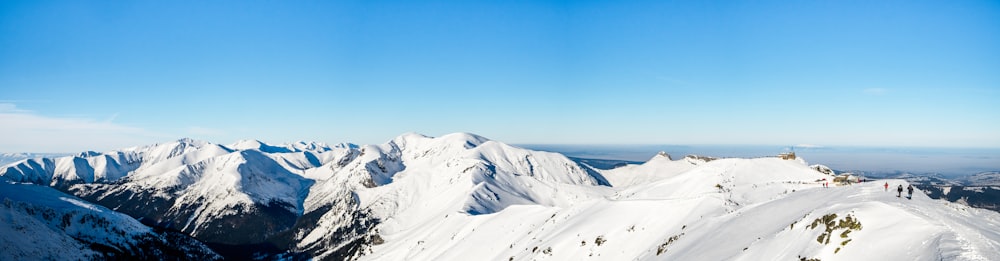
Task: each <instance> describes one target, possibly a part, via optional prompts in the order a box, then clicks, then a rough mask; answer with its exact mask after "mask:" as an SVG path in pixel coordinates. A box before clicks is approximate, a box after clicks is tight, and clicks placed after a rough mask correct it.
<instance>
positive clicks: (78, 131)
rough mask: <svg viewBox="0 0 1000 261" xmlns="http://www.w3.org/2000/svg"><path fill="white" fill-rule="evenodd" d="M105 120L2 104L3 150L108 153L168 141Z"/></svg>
mask: <svg viewBox="0 0 1000 261" xmlns="http://www.w3.org/2000/svg"><path fill="white" fill-rule="evenodd" d="M115 118H117V114H116V115H112V116H110V117H108V118H106V119H103V120H100V119H92V118H85V117H51V116H45V115H40V114H38V113H36V112H33V111H29V110H24V109H20V108H18V107H17V105H15V104H13V103H0V123H3V127H2V128H0V151H2V152H78V151H85V150H109V149H115V148H122V147H131V146H136V145H145V144H148V143H152V142H156V141H161V140H164V139H167V138H168V137H169V136H167V135H162V134H157V133H154V132H150V131H147V130H145V129H142V128H138V127H133V126H126V125H121V124H116V123H113V121H114V119H115Z"/></svg>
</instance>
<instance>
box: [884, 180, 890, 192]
mask: <svg viewBox="0 0 1000 261" xmlns="http://www.w3.org/2000/svg"><path fill="white" fill-rule="evenodd" d="M885 191H889V182H886V183H885Z"/></svg>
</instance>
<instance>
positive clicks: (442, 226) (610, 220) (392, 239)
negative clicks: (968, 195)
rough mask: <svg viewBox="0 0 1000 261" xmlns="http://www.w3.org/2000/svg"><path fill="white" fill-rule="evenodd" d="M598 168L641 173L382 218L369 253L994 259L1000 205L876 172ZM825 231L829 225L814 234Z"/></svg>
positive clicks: (733, 164) (772, 164) (663, 164)
mask: <svg viewBox="0 0 1000 261" xmlns="http://www.w3.org/2000/svg"><path fill="white" fill-rule="evenodd" d="M684 164H687V165H684ZM688 165H690V166H688ZM691 166H693V167H691ZM684 169H687V170H684ZM649 172H653V173H649ZM605 174H606V175H607V177H609V179H610V180H612V184H614V182H615V181H617V180H626V181H627V180H628V177H627V176H628V175H630V174H631V175H636V176H637V177H641V178H642V179H644V182H638V183H635V182H634V183H633V184H634V185H632V186H626V187H622V188H616V189H614V190H613V191H612V192H610V193H608V194H606V196H604V197H590V198H584V199H581V200H579V201H577V202H575V203H573V204H567V205H543V204H524V205H517V206H510V207H508V208H506V209H503V210H501V211H498V212H495V213H491V214H486V215H471V214H469V213H465V212H461V211H454V209H453V211H451V212H447V211H442V212H439V213H438V216H437V217H436V218H433V220H425V221H423V222H422V223H420V224H419V225H414V226H400V225H397V224H400V223H403V224H405V223H406V222H404V221H395V222H386V224H384V225H383V226H381V227H380V229H381V232H382V235H381V236H382V238H384V241H385V242H384V243H383V244H382V245H378V246H375V247H374V248H372V250H371V254H370V255H368V256H365V257H364V258H366V259H372V260H466V259H480V260H589V259H594V260H789V259H796V260H797V259H800V258H806V259H810V258H818V259H820V260H887V259H893V260H895V259H902V260H942V259H943V260H998V259H1000V229H998V228H1000V215H998V214H997V213H994V212H990V211H985V210H980V209H973V208H968V207H964V206H960V205H955V204H950V203H947V202H942V201H935V200H931V199H929V198H927V197H926V196H924V195H923V194H921V193H919V192H918V193H917V194H916V195H915V197H914V199H913V200H907V199H906V198H905V197H904V198H896V197H895V194H894V193H891V192H886V191H884V190H883V188H882V187H881V186H880V185H881V184H883V183H882V182H881V181H880V182H872V183H866V184H861V185H853V186H844V187H833V188H823V187H822V186H821V185H820V183H819V182H816V180H819V179H823V178H828V177H829V176H828V175H826V174H823V173H820V172H818V171H816V170H814V169H812V168H810V167H809V166H807V165H806V164H805V162H803V161H789V160H781V159H777V158H760V159H719V160H713V161H710V162H701V163H696V164H692V163H690V162H687V160H683V159H682V160H679V161H669V160H667V159H665V158H663V159H657V158H654V159H653V160H651V161H650V162H648V163H646V164H644V166H630V167H628V168H618V169H615V170H612V171H607V172H605ZM887 182H890V183H892V184H893V185H896V184H903V185H904V186H906V184H905V181H902V180H889V181H887ZM596 191H601V190H600V189H598V190H596ZM834 215H836V216H834ZM426 216H432V215H426ZM848 217H850V218H848ZM397 218H398V219H403V217H397ZM817 220H819V221H817ZM814 222H815V223H816V224H815V225H813V223H814ZM848 230H850V232H847V231H848ZM823 234H826V235H829V236H823V240H822V242H820V241H818V239H819V238H820V236H821V235H823ZM827 238H829V239H827ZM827 241H829V242H827ZM845 242H846V243H845Z"/></svg>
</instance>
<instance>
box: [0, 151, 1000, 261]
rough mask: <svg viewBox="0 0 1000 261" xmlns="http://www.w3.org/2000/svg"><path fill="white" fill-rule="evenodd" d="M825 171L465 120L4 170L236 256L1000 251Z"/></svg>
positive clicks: (988, 216)
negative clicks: (500, 136) (531, 142)
mask: <svg viewBox="0 0 1000 261" xmlns="http://www.w3.org/2000/svg"><path fill="white" fill-rule="evenodd" d="M825 170H827V169H824V168H822V167H816V166H813V167H810V166H809V165H807V164H806V162H805V161H803V160H801V159H799V160H782V159H780V158H756V159H732V158H726V159H715V158H711V157H700V156H688V157H684V158H681V159H678V160H674V159H672V158H670V157H669V155H666V154H665V153H664V154H661V155H657V156H654V157H653V158H652V159H650V160H649V161H648V162H646V163H643V164H629V165H625V166H621V167H617V168H613V169H610V170H602V169H597V168H592V167H590V166H588V165H586V164H578V163H576V162H574V161H573V160H570V159H569V158H567V157H565V156H563V155H561V154H557V153H550V152H540V151H532V150H527V149H523V148H518V147H514V146H510V145H507V144H504V143H501V142H496V141H491V140H489V139H486V138H483V137H480V136H476V135H473V134H467V133H455V134H449V135H444V136H441V137H437V138H432V137H427V136H423V135H419V134H404V135H401V136H399V137H396V138H394V139H392V140H390V141H389V142H387V143H385V144H381V145H365V146H357V145H353V144H338V145H335V146H328V145H325V144H318V143H304V142H300V143H295V144H285V145H270V144H266V143H263V142H260V141H240V142H237V143H235V144H231V145H219V144H212V143H208V142H203V141H194V140H188V139H182V140H178V141H175V142H170V143H164V144H156V145H151V146H144V147H135V148H129V149H123V150H118V151H111V152H106V153H84V154H80V155H75V156H67V157H61V158H43V159H28V160H22V161H19V162H16V163H13V164H11V165H7V166H5V167H3V168H0V177H3V179H6V180H8V182H29V183H35V184H42V185H48V186H52V187H53V188H56V189H59V190H62V191H65V192H67V193H69V194H72V195H75V196H77V197H79V198H82V199H84V200H87V201H90V202H94V203H96V204H99V205H102V206H105V207H107V208H109V209H112V210H114V211H117V212H121V213H125V214H128V215H129V216H132V217H135V218H136V219H138V220H140V221H142V223H144V224H146V225H149V226H153V227H157V228H164V229H173V230H178V231H180V232H183V233H185V234H187V235H190V236H192V237H194V238H196V239H198V240H200V241H202V242H205V243H206V244H207V245H209V246H210V247H212V249H213V250H215V251H216V252H218V253H220V254H222V255H223V256H224V257H226V258H233V259H248V258H263V259H285V258H291V259H308V258H315V259H330V260H339V259H372V260H458V259H461V260H468V259H474V260H542V259H551V260H579V259H601V260H631V259H639V260H649V259H654V260H655V259H679V260H734V259H744V260H760V259H772V260H774V259H811V258H818V259H822V260H872V259H887V258H892V259H907V258H908V259H957V260H998V259H1000V254H998V253H1000V231H998V229H997V228H998V227H1000V214H997V213H995V212H991V211H983V210H979V209H974V208H969V207H965V206H961V205H956V204H949V203H947V202H943V201H936V200H931V199H929V198H927V197H926V196H924V195H923V194H922V193H921V192H919V191H918V192H917V193H916V194H915V196H914V198H913V199H912V200H907V199H906V198H897V197H895V195H894V193H891V192H886V191H884V188H882V187H881V186H880V185H881V184H882V182H883V181H878V182H874V183H866V184H861V185H854V186H844V187H833V188H823V187H822V186H821V182H820V181H822V180H823V179H830V178H832V176H830V175H829V174H830V173H824V172H822V171H825ZM887 182H890V183H892V184H893V185H896V184H903V185H904V186H905V185H906V182H905V181H902V180H888V181H887ZM876 183H877V184H876ZM18 186H29V185H21V184H18ZM109 212H110V211H109ZM112 213H113V212H112ZM5 244H7V243H5ZM10 244H13V243H10ZM248 250H253V251H248Z"/></svg>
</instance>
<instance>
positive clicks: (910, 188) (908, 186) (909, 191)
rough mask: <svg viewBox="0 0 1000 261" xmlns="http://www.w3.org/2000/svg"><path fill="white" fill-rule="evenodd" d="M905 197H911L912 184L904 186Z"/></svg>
mask: <svg viewBox="0 0 1000 261" xmlns="http://www.w3.org/2000/svg"><path fill="white" fill-rule="evenodd" d="M906 198H907V199H913V185H907V186H906Z"/></svg>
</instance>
